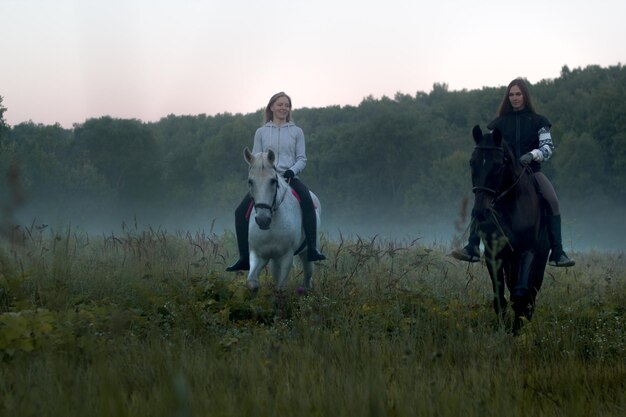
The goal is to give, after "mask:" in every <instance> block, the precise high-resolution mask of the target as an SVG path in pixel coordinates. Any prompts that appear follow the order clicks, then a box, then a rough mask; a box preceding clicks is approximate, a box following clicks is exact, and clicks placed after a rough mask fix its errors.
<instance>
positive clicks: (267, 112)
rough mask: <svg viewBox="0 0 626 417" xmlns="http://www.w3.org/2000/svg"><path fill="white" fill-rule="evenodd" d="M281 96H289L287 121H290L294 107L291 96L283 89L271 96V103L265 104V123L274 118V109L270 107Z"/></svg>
mask: <svg viewBox="0 0 626 417" xmlns="http://www.w3.org/2000/svg"><path fill="white" fill-rule="evenodd" d="M281 97H287V100H289V113H287V121H288V122H290V121H291V108H292V107H293V106H292V105H291V97H289V96H288V95H287V94H286V93H285V92H284V91H281V92H280V93H276V94H274V95H273V96H272V98H270V101H269V103H267V106H265V118H264V120H263V123H267V122H269V121H270V120H274V114H273V113H272V109H270V107H272V104H274V103H275V102H276V100H278V99H279V98H281Z"/></svg>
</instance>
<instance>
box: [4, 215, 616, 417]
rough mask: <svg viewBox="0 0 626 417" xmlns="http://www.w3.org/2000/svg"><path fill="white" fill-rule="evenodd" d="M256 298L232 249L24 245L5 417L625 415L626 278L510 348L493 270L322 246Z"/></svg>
mask: <svg viewBox="0 0 626 417" xmlns="http://www.w3.org/2000/svg"><path fill="white" fill-rule="evenodd" d="M322 243H323V251H324V252H325V253H326V254H327V255H328V257H329V259H328V260H327V261H325V262H321V263H319V264H318V266H317V269H316V275H315V278H314V279H315V283H314V285H315V289H314V291H313V292H312V293H310V294H307V295H303V294H301V291H299V286H300V280H301V275H300V271H299V269H298V268H296V269H295V270H294V272H292V275H293V277H292V279H291V281H290V284H289V288H288V290H287V291H286V292H285V293H284V294H282V295H281V296H280V297H278V296H277V295H276V294H275V292H274V290H273V288H272V283H271V279H270V278H269V276H265V277H264V281H263V287H262V289H261V291H260V293H259V295H258V296H257V297H255V298H252V299H251V298H250V296H249V294H248V292H247V290H246V289H245V275H242V274H241V275H238V274H233V273H226V272H223V271H224V267H225V265H226V264H227V263H229V262H231V261H233V260H234V258H235V242H234V237H233V236H232V235H230V234H225V235H221V236H216V235H214V234H212V233H204V232H198V233H167V232H165V231H160V230H151V229H148V230H136V229H135V230H127V231H125V232H124V233H123V234H122V235H101V236H87V235H84V234H77V233H74V232H71V231H70V230H65V231H54V230H50V228H41V229H39V228H37V227H31V228H24V229H16V230H15V231H14V236H13V238H12V239H4V242H3V243H2V245H1V249H0V267H1V269H0V358H1V360H0V415H1V416H19V417H26V416H37V417H43V416H83V417H84V416H133V417H140V416H150V417H156V416H172V417H175V416H178V417H186V416H224V417H226V416H237V417H242V416H301V417H305V416H333V417H335V416H349V417H360V416H464V417H466V416H467V417H471V416H481V417H485V416H505V415H506V416H509V417H516V416H520V417H521V416H524V417H526V416H568V417H575V416H581V417H583V416H584V417H589V416H604V417H606V416H624V415H626V395H625V392H626V336H625V335H626V262H625V260H624V256H623V254H621V253H620V254H607V253H573V254H572V255H574V256H575V257H576V259H577V261H578V264H577V265H576V266H575V267H574V268H569V269H562V268H551V267H548V270H547V274H546V279H545V282H544V287H543V289H542V291H541V293H540V294H539V297H538V305H537V309H536V313H535V317H534V319H533V322H532V323H528V324H527V325H526V326H525V327H524V329H523V332H522V334H521V335H520V336H518V337H513V336H512V335H511V334H510V332H509V331H508V329H507V326H506V325H504V326H503V325H502V324H500V323H499V322H498V321H497V320H496V316H495V314H494V312H493V311H492V307H491V285H490V282H489V278H488V274H487V270H486V268H485V266H484V265H482V264H473V265H469V264H462V263H460V262H457V261H454V260H452V259H451V258H449V257H447V256H446V255H445V254H446V253H447V251H448V250H449V249H450V248H444V247H426V246H423V245H421V244H420V242H419V240H417V241H408V240H407V241H404V242H395V241H394V242H391V241H381V240H379V239H376V238H369V239H363V238H359V237H356V238H354V239H350V240H348V239H339V240H337V241H329V240H327V239H323V240H322Z"/></svg>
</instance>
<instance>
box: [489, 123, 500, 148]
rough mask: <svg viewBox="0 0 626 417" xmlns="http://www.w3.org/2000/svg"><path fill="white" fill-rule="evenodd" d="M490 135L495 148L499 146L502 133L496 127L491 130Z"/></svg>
mask: <svg viewBox="0 0 626 417" xmlns="http://www.w3.org/2000/svg"><path fill="white" fill-rule="evenodd" d="M491 134H492V136H493V143H495V145H496V146H500V144H501V143H502V132H500V129H498V128H497V127H496V128H495V129H493V132H492V133H491Z"/></svg>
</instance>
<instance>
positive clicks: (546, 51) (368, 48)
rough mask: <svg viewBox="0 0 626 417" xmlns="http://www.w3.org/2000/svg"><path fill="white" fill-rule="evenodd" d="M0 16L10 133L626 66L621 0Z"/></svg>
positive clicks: (81, 5) (36, 9)
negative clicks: (22, 127) (283, 95)
mask: <svg viewBox="0 0 626 417" xmlns="http://www.w3.org/2000/svg"><path fill="white" fill-rule="evenodd" d="M537 11H541V14H539V16H540V17H539V18H538V17H537V16H538V13H537ZM0 14H1V15H2V16H3V18H4V19H3V20H4V23H3V28H2V30H3V32H4V36H0V48H1V50H2V51H3V61H4V62H6V63H9V65H3V66H1V67H0V96H2V97H3V99H4V100H3V105H4V107H5V108H6V109H7V111H6V112H5V115H4V117H5V120H6V122H7V123H8V124H9V125H10V126H15V125H17V124H20V123H23V122H33V123H35V124H43V125H54V124H57V123H58V124H59V125H61V126H63V127H65V128H69V127H71V126H73V125H74V124H76V123H79V124H80V123H83V122H84V121H85V120H87V119H90V118H98V117H103V116H110V117H113V118H123V119H138V120H142V121H145V122H155V121H158V120H160V119H161V118H163V117H167V116H168V115H177V116H182V115H200V114H206V115H216V114H223V113H230V114H248V113H253V112H256V111H258V110H259V109H262V108H263V107H264V106H265V104H266V103H267V100H268V99H269V97H270V96H272V95H273V94H274V93H275V92H277V91H286V92H287V93H288V94H289V95H290V96H291V97H292V99H293V101H294V108H295V109H299V108H322V107H329V106H342V107H343V106H357V105H358V104H359V103H361V102H362V101H363V99H365V98H367V97H370V96H371V97H374V98H377V99H378V98H382V97H394V96H395V95H396V94H397V93H400V94H405V95H411V96H414V95H415V94H416V93H417V92H429V91H431V90H432V87H433V86H434V85H435V84H446V85H448V88H449V90H450V91H462V90H475V89H481V88H484V87H500V86H505V85H507V84H508V82H509V81H510V80H512V79H513V78H516V77H518V76H521V77H524V78H526V79H527V80H528V81H529V82H530V83H532V84H535V83H537V82H540V81H542V80H546V79H548V80H549V79H554V78H558V77H559V75H560V71H561V69H562V68H563V67H564V66H567V67H569V68H570V69H575V68H585V67H587V66H590V65H598V66H601V67H609V66H613V65H618V64H619V65H621V63H622V62H625V61H626V59H625V58H626V54H624V52H623V50H622V49H623V48H621V47H620V46H619V42H615V39H624V38H626V26H624V25H622V24H621V23H622V22H621V19H622V16H624V15H626V2H623V1H618V0H607V1H606V2H603V7H602V8H598V7H595V6H594V5H593V4H589V3H588V2H585V1H583V0H573V1H566V0H555V1H553V2H550V3H545V2H542V1H539V0H529V1H527V2H526V3H525V6H524V8H521V9H520V8H519V7H517V6H516V5H515V4H502V3H501V2H497V1H496V0H486V1H485V2H482V3H480V4H466V3H464V2H460V1H458V0H442V1H438V2H407V1H406V0H391V1H389V2H387V3H385V4H384V5H380V3H379V2H376V1H373V0H364V1H360V2H358V3H356V2H354V1H347V0H346V1H343V2H339V3H338V2H331V1H329V0H320V1H319V2H316V3H315V4H302V3H286V4H283V5H281V10H280V12H279V13H278V12H276V11H272V10H270V9H268V8H267V7H266V5H264V4H261V3H255V2H248V1H245V0H233V1H231V2H228V3H218V2H200V1H189V2H184V3H181V4H176V5H174V6H172V5H171V3H170V2H167V1H165V0H156V1H146V0H138V1H135V2H131V3H128V2H124V1H122V0H112V1H110V2H107V3H106V4H104V3H103V4H100V3H91V2H87V3H85V2H81V1H76V0H59V1H55V2H47V1H36V2H15V1H9V2H2V3H0ZM557 16H558V18H556V17H557ZM552 17H555V18H554V19H552ZM9 35H10V36H9ZM520 36H521V37H522V38H523V40H524V42H518V41H515V39H516V38H519V37H520ZM494 51H497V53H494Z"/></svg>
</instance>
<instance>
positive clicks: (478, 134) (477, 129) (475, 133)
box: [472, 125, 483, 144]
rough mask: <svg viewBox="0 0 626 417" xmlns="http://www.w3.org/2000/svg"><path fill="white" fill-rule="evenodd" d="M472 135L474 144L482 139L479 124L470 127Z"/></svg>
mask: <svg viewBox="0 0 626 417" xmlns="http://www.w3.org/2000/svg"><path fill="white" fill-rule="evenodd" d="M472 136H473V137H474V142H476V144H478V142H480V141H481V140H482V139H483V131H482V130H481V129H480V126H478V125H476V126H474V128H473V129H472Z"/></svg>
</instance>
